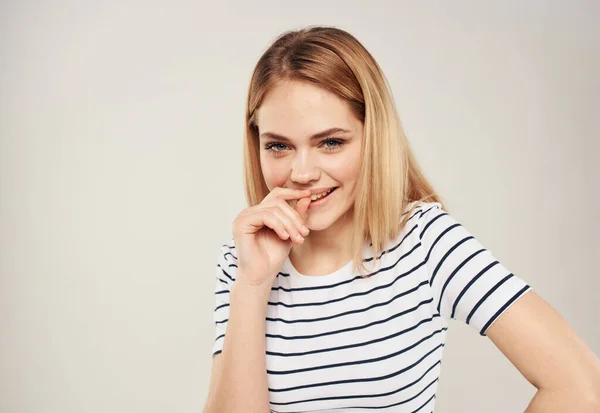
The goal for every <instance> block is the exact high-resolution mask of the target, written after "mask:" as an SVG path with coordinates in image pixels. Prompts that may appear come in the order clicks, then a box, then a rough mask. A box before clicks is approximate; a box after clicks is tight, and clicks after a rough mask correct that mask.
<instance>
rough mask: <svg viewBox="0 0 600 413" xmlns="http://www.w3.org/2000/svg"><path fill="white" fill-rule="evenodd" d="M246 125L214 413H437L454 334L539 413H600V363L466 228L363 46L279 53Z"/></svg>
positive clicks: (336, 43)
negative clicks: (461, 326) (453, 323)
mask: <svg viewBox="0 0 600 413" xmlns="http://www.w3.org/2000/svg"><path fill="white" fill-rule="evenodd" d="M246 126H247V130H246V136H245V141H244V155H245V158H244V163H245V187H246V196H247V200H248V204H249V206H248V207H247V208H246V209H244V210H243V211H241V212H240V213H239V215H238V216H237V217H236V218H235V220H234V222H233V228H232V233H233V237H232V238H231V239H230V240H227V242H226V243H225V244H224V245H223V246H222V248H221V250H220V253H219V256H218V264H217V268H216V280H215V282H216V284H215V285H216V290H215V298H216V307H215V311H214V321H215V326H216V336H215V341H214V347H213V367H212V375H211V385H210V389H209V396H208V400H207V403H206V406H205V412H206V413H221V412H223V413H238V412H239V413H242V412H243V413H255V412H256V413H266V412H269V411H271V412H312V411H318V412H363V411H364V412H367V411H385V412H427V413H429V412H432V411H434V406H435V397H436V390H437V387H438V381H439V376H440V365H441V360H442V354H443V350H444V344H445V340H446V332H447V329H448V321H449V319H450V318H454V319H456V320H461V321H463V322H465V323H467V324H468V325H470V326H471V327H473V328H474V329H475V330H476V331H477V332H478V333H479V334H480V335H482V336H487V337H489V338H490V339H491V340H492V341H493V342H494V344H495V345H496V346H497V347H498V348H499V349H500V350H501V351H502V352H503V353H504V355H505V356H506V357H507V358H508V359H509V360H510V361H511V362H512V363H513V364H514V365H515V367H516V368H517V369H519V371H520V372H521V373H522V374H523V375H524V376H525V378H526V379H527V380H528V381H529V382H530V383H532V384H533V385H534V386H536V387H537V388H538V392H537V393H536V396H535V397H534V399H533V400H532V402H531V404H530V405H529V407H528V409H527V412H578V413H584V412H598V411H600V407H599V403H600V396H599V389H600V362H599V361H598V358H597V357H596V356H595V355H594V354H593V353H592V351H591V350H590V349H589V348H588V347H587V346H586V344H585V343H584V342H583V341H582V340H581V338H579V337H578V336H577V334H576V333H575V332H574V331H573V330H572V329H571V328H570V327H569V326H568V325H567V323H566V322H565V321H564V320H563V319H562V318H561V316H560V315H559V314H557V313H556V312H555V311H554V310H553V309H552V307H551V306H549V305H548V304H547V303H546V302H545V301H544V300H542V299H541V298H540V297H539V296H538V295H537V294H536V293H535V292H533V291H532V289H531V286H530V285H528V284H527V282H526V281H524V280H523V279H521V278H519V277H518V276H516V275H514V274H512V273H511V272H510V271H509V270H508V269H507V268H505V267H504V266H503V265H502V264H501V263H499V262H498V260H496V259H495V258H494V256H493V255H492V254H491V253H490V251H489V250H487V249H485V248H484V247H483V246H482V245H481V244H480V243H479V242H478V241H477V240H476V239H475V238H474V237H473V236H472V235H471V234H470V233H469V232H467V230H466V229H465V228H464V227H462V226H461V225H460V224H459V223H458V222H457V221H456V220H455V219H453V218H452V216H451V215H449V214H448V212H447V210H446V208H445V207H444V204H443V202H442V200H441V198H440V196H439V195H438V194H436V192H435V190H434V189H433V187H432V186H431V184H430V183H429V182H427V180H426V179H425V177H424V175H423V174H422V172H421V170H420V169H419V166H418V165H417V163H416V161H415V158H414V157H413V155H412V152H411V149H410V147H409V144H408V142H407V139H406V137H405V135H404V132H403V130H402V127H401V124H400V120H399V118H398V115H397V112H396V109H395V106H394V102H393V100H392V96H391V93H390V89H389V86H388V84H387V82H386V80H385V77H384V74H383V73H382V71H381V69H380V67H379V66H378V64H377V63H376V61H375V60H374V59H373V57H372V56H371V55H370V54H369V53H368V51H367V50H365V48H364V47H363V46H362V45H361V43H360V42H359V41H358V40H357V39H356V38H354V37H353V36H352V35H350V34H349V33H347V32H346V31H343V30H340V29H337V28H333V27H308V28H305V29H303V30H298V31H291V32H287V33H284V34H283V35H281V36H280V37H278V38H277V39H276V40H275V42H274V43H273V44H272V45H271V46H270V47H269V49H268V50H267V51H266V52H265V53H264V54H263V55H262V57H261V58H260V60H259V61H258V63H257V65H256V68H255V70H254V73H253V76H252V78H251V82H250V87H249V92H248V97H247V111H246Z"/></svg>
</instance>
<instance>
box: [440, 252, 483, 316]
mask: <svg viewBox="0 0 600 413" xmlns="http://www.w3.org/2000/svg"><path fill="white" fill-rule="evenodd" d="M484 251H486V249H485V248H482V249H480V250H479V251H476V252H474V253H473V254H471V255H469V256H468V257H467V258H466V259H465V260H464V261H463V262H461V263H460V265H459V266H457V267H456V269H455V270H454V271H452V273H451V274H450V276H448V278H447V279H446V282H445V283H444V286H443V287H442V292H441V293H440V299H439V301H438V306H437V312H438V313H439V312H440V307H441V305H442V299H443V298H444V292H445V291H446V288H447V287H448V284H450V281H452V279H453V278H454V276H455V275H456V274H458V272H459V271H460V269H461V268H462V267H464V266H465V265H467V263H468V262H469V261H471V260H472V259H473V258H474V257H475V256H477V255H479V254H481V253H482V252H484Z"/></svg>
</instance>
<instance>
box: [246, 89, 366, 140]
mask: <svg viewBox="0 0 600 413" xmlns="http://www.w3.org/2000/svg"><path fill="white" fill-rule="evenodd" d="M357 122H358V120H357V119H355V118H354V115H353V114H352V112H351V111H350V108H349V106H348V104H347V103H346V102H345V101H343V100H342V99H340V98H338V97H337V96H336V95H334V94H333V93H331V92H328V91H327V90H325V89H322V88H319V87H317V86H314V85H311V84H309V83H305V82H298V81H291V82H285V83H279V84H277V85H276V86H275V87H274V88H273V89H271V90H270V91H269V93H268V94H267V95H266V96H265V98H264V100H263V102H262V105H261V106H260V108H259V109H258V111H257V124H258V128H259V132H260V133H263V132H272V133H278V134H281V135H285V136H290V137H292V138H294V137H304V136H309V135H312V134H313V133H316V132H319V131H321V130H325V129H328V128H331V127H341V128H344V129H350V130H353V131H355V130H356V127H357V125H356V123H357Z"/></svg>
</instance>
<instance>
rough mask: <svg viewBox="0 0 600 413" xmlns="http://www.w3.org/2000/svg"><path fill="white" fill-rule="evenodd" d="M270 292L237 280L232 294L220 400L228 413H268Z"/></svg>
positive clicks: (221, 407) (218, 391)
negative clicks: (267, 345) (266, 359)
mask: <svg viewBox="0 0 600 413" xmlns="http://www.w3.org/2000/svg"><path fill="white" fill-rule="evenodd" d="M269 293H270V287H269V288H268V291H267V289H266V288H263V287H255V286H249V285H246V284H243V283H238V282H237V281H236V282H235V283H234V284H233V286H232V288H231V294H230V306H229V307H230V308H229V321H228V323H227V333H226V334H225V339H224V343H223V353H222V355H223V359H222V365H223V369H222V377H221V378H220V380H219V384H218V386H217V387H218V389H219V390H217V393H218V396H217V400H219V409H218V410H215V411H219V412H221V411H222V412H227V413H238V412H244V413H268V412H269V393H268V385H267V369H266V364H265V329H266V325H265V317H266V312H267V301H268V297H269Z"/></svg>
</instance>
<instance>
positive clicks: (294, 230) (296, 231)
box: [269, 201, 304, 244]
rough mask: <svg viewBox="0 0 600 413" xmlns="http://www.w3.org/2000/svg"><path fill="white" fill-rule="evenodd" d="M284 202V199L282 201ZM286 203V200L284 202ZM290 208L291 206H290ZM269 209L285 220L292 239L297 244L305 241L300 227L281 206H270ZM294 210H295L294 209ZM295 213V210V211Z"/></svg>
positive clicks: (284, 222)
mask: <svg viewBox="0 0 600 413" xmlns="http://www.w3.org/2000/svg"><path fill="white" fill-rule="evenodd" d="M282 202H283V201H282ZM284 203H285V202H284ZM288 208H289V206H288ZM269 211H270V212H271V213H272V214H273V215H275V216H276V217H277V218H279V219H280V220H281V222H283V225H284V227H285V229H286V231H287V232H288V233H289V234H290V236H291V238H290V240H291V241H293V242H295V243H296V244H301V243H302V242H304V237H303V236H302V234H301V232H300V228H299V227H298V225H297V224H296V223H295V222H294V220H293V219H292V218H290V217H289V216H288V215H287V214H286V213H285V212H284V211H283V210H282V209H281V207H279V206H274V207H270V208H269ZM292 212H293V211H292ZM293 213H295V212H293Z"/></svg>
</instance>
